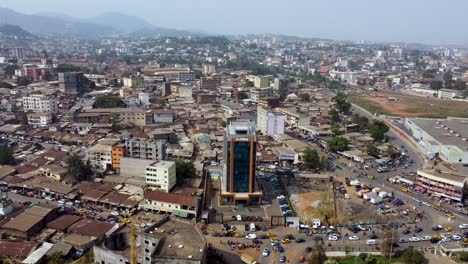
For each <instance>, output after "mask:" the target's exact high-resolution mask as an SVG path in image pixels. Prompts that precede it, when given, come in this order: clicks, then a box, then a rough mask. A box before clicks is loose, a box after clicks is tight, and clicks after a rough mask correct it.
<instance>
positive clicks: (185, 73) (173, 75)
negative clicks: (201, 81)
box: [143, 68, 195, 82]
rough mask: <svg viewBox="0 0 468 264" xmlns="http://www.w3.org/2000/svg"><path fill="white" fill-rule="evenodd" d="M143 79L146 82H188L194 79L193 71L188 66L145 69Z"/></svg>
mask: <svg viewBox="0 0 468 264" xmlns="http://www.w3.org/2000/svg"><path fill="white" fill-rule="evenodd" d="M143 74H144V79H145V81H148V82H153V81H158V80H159V81H163V80H165V81H167V82H169V81H181V82H188V81H193V80H195V73H193V72H191V71H190V69H189V68H153V69H145V70H144V72H143Z"/></svg>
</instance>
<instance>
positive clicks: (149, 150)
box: [125, 138, 166, 160]
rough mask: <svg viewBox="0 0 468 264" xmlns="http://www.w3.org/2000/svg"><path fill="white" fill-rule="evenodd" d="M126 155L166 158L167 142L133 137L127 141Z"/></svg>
mask: <svg viewBox="0 0 468 264" xmlns="http://www.w3.org/2000/svg"><path fill="white" fill-rule="evenodd" d="M125 155H126V157H130V158H139V159H149V160H164V159H166V142H165V141H163V140H151V139H141V138H131V139H129V140H127V141H125Z"/></svg>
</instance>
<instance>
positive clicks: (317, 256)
mask: <svg viewBox="0 0 468 264" xmlns="http://www.w3.org/2000/svg"><path fill="white" fill-rule="evenodd" d="M324 243H325V242H324V241H323V240H322V239H320V240H318V239H317V240H314V247H313V250H312V254H311V256H310V258H309V259H308V260H307V262H308V263H309V264H317V263H323V262H325V261H326V260H327V255H326V253H325V246H324Z"/></svg>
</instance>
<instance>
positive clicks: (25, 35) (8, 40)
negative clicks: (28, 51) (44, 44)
mask: <svg viewBox="0 0 468 264" xmlns="http://www.w3.org/2000/svg"><path fill="white" fill-rule="evenodd" d="M37 39H38V37H37V36H36V35H33V34H31V33H30V32H28V31H26V30H24V29H22V28H21V27H19V26H16V25H10V24H0V43H2V44H3V45H4V46H16V47H24V48H29V47H30V44H31V43H33V41H35V40H37Z"/></svg>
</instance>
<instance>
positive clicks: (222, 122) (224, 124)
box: [219, 121, 227, 127]
mask: <svg viewBox="0 0 468 264" xmlns="http://www.w3.org/2000/svg"><path fill="white" fill-rule="evenodd" d="M219 125H220V126H222V127H226V125H227V124H226V121H221V123H220V124H219Z"/></svg>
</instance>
